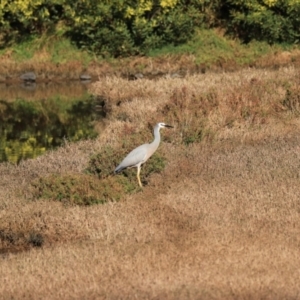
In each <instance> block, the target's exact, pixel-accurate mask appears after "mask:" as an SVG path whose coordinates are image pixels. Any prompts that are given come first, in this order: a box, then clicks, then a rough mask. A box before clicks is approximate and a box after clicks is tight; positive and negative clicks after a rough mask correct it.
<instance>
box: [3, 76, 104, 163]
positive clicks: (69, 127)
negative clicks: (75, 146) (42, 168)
mask: <svg viewBox="0 0 300 300" xmlns="http://www.w3.org/2000/svg"><path fill="white" fill-rule="evenodd" d="M101 117H102V115H101V113H97V112H95V100H94V99H93V97H92V96H91V95H89V93H88V86H87V85H86V84H83V83H81V82H78V81H77V82H65V83H60V84H57V83H56V84H55V83H50V84H37V85H30V86H26V85H20V84H13V85H6V84H0V162H4V161H9V162H11V163H19V162H20V161H21V160H23V159H27V158H36V157H37V156H39V155H42V154H43V153H45V152H46V151H47V150H49V149H54V148H55V147H58V146H60V145H62V144H63V143H64V142H65V141H66V140H68V141H71V142H76V141H79V140H81V139H86V138H95V137H96V136H97V132H96V130H95V126H94V125H95V122H96V121H97V120H98V119H99V118H101Z"/></svg>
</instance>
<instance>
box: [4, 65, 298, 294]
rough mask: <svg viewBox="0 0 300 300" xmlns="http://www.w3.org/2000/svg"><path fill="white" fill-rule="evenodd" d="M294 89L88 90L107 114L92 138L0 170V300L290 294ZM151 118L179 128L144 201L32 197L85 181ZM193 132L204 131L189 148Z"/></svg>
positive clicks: (253, 80)
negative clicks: (35, 186)
mask: <svg viewBox="0 0 300 300" xmlns="http://www.w3.org/2000/svg"><path fill="white" fill-rule="evenodd" d="M298 84H299V70H298V69H295V68H286V69H280V70H277V71H276V70H273V71H266V70H243V71H239V72H237V73H231V74H226V73H223V74H206V75H197V76H196V75H195V76H190V77H187V78H184V79H171V78H164V79H163V78H162V79H160V80H158V81H149V80H138V81H130V82H127V81H124V80H122V79H119V78H104V79H102V80H101V81H100V82H99V83H96V84H95V85H94V86H93V92H94V93H96V94H98V95H100V96H102V97H104V98H105V99H106V101H108V102H109V103H110V105H111V113H110V117H109V118H108V119H107V121H106V122H107V124H106V127H105V130H104V131H103V132H102V134H101V135H100V136H99V138H98V139H97V140H96V141H86V142H80V143H77V144H68V145H66V146H65V147H62V148H60V149H59V150H57V151H54V152H51V153H48V154H46V155H45V156H42V157H39V158H38V159H36V160H28V161H25V162H23V163H22V164H21V165H19V166H11V165H7V164H2V165H1V166H0V178H1V179H0V186H1V189H0V248H1V251H2V253H3V254H2V256H1V257H0V259H1V268H0V277H1V280H2V283H3V284H2V285H0V295H1V296H0V298H2V299H12V298H15V299H20V298H25V299H41V298H43V299H133V298H137V299H298V298H299V295H300V288H299V275H300V274H299V270H300V255H299V254H300V253H299V246H300V235H299V226H298V225H299V213H300V202H299V199H300V190H299V183H300V179H299V178H300V171H299V170H300V135H299V129H300V122H299V117H298V114H297V110H296V109H295V107H296V108H297V107H298V106H297V105H296V104H297V101H298V100H297V99H298V98H297V93H298V90H297V89H296V87H297V85H298ZM287 90H290V91H291V93H292V97H291V96H288V97H290V98H289V99H291V101H290V102H287V101H284V100H286V99H287V98H286V97H287ZM287 103H293V105H288V104H287ZM295 105H296V106H295ZM197 120H198V121H199V123H197ZM157 121H165V122H170V123H173V124H174V125H176V128H175V130H173V131H167V130H165V131H162V135H163V140H164V142H163V143H162V144H161V146H160V148H159V150H158V151H159V152H160V153H161V154H163V155H164V156H165V157H166V158H167V167H166V168H165V170H164V171H163V173H161V174H155V175H152V176H151V178H150V181H149V182H148V185H147V186H146V187H145V188H144V190H143V191H142V192H138V193H136V194H134V195H127V196H124V198H123V199H121V201H119V202H109V203H107V204H105V205H94V206H89V207H78V206H65V205H63V204H61V203H57V202H51V201H50V202H49V201H46V200H41V199H39V200H38V199H32V190H31V188H30V183H31V182H32V181H33V180H36V179H37V178H39V177H46V176H49V175H51V174H66V173H73V174H82V172H83V170H84V169H85V168H86V166H87V165H88V162H89V158H90V157H91V155H92V154H95V153H98V152H99V151H101V149H103V147H105V146H107V145H110V146H111V147H116V148H117V147H120V145H121V144H122V141H124V140H126V133H127V134H132V133H134V132H142V135H141V137H144V138H145V139H151V135H150V131H149V128H148V127H149V124H151V125H153V123H155V122H157ZM197 126H198V127H205V129H206V131H207V132H210V134H208V135H206V136H204V137H201V138H199V140H195V141H194V142H191V143H189V144H188V143H184V139H183V137H184V136H185V135H186V136H189V135H190V134H191V133H192V132H193V130H194V129H195V128H197ZM191 129H193V130H191ZM186 144H188V145H186ZM133 172H134V171H133ZM39 242H41V243H42V247H39V246H40V245H39V244H38V243H39ZM23 250H30V251H23Z"/></svg>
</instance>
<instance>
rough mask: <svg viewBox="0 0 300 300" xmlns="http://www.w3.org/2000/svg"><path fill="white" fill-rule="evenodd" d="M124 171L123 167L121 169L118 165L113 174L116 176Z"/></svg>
mask: <svg viewBox="0 0 300 300" xmlns="http://www.w3.org/2000/svg"><path fill="white" fill-rule="evenodd" d="M124 169H125V168H124V167H122V166H120V165H119V166H117V167H116V168H115V171H114V173H115V174H118V173H120V172H122V171H123V170H124Z"/></svg>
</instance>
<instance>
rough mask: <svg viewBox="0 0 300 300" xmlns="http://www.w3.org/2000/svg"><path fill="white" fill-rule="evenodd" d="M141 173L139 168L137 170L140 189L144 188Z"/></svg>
mask: <svg viewBox="0 0 300 300" xmlns="http://www.w3.org/2000/svg"><path fill="white" fill-rule="evenodd" d="M140 172H141V166H138V168H137V179H138V182H139V185H140V187H141V188H142V187H143V185H142V183H141V179H140Z"/></svg>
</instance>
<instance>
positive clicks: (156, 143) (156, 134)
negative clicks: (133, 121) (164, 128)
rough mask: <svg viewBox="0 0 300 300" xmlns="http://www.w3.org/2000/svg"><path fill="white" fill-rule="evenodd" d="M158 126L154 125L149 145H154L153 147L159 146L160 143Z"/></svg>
mask: <svg viewBox="0 0 300 300" xmlns="http://www.w3.org/2000/svg"><path fill="white" fill-rule="evenodd" d="M159 129H160V128H159V127H154V140H153V142H152V143H151V145H152V146H153V147H155V149H156V148H157V147H158V146H159V143H160V133H159Z"/></svg>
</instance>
